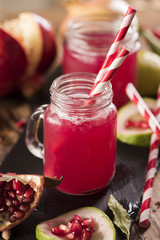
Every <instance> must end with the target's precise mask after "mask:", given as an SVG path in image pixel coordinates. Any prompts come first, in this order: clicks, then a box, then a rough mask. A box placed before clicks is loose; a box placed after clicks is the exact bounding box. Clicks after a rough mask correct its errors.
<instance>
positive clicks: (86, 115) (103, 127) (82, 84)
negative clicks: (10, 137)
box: [26, 73, 117, 195]
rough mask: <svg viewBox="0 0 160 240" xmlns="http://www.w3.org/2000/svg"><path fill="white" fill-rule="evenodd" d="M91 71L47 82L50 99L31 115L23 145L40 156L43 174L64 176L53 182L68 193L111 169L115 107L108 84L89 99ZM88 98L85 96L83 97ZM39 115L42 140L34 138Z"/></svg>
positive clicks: (106, 176) (102, 183) (83, 189)
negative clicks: (50, 83) (97, 94)
mask: <svg viewBox="0 0 160 240" xmlns="http://www.w3.org/2000/svg"><path fill="white" fill-rule="evenodd" d="M95 78H96V75H94V74H89V73H72V74H66V75H62V76H60V77H58V78H57V79H55V80H54V81H53V83H52V85H51V88H50V93H51V103H50V104H49V105H47V106H46V105H44V106H40V107H39V108H38V109H36V110H35V112H34V113H33V114H32V116H31V118H30V120H29V122H28V126H27V131H26V144H27V146H28V148H29V150H30V151H31V152H32V153H33V154H34V155H36V156H37V157H41V158H44V175H46V176H49V177H54V176H57V177H58V178H60V177H61V176H63V177H64V179H63V181H62V183H61V184H60V185H59V186H58V187H57V189H59V190H60V191H62V192H64V193H68V194H74V195H78V194H81V195H85V194H91V193H94V192H97V191H99V190H101V189H103V188H104V187H106V186H107V185H108V184H109V182H110V181H111V179H112V178H113V176H114V173H115V162H116V124H117V110H116V107H115V105H114V104H113V103H112V96H113V92H112V85H111V83H110V82H108V85H107V87H106V89H105V90H104V91H103V93H102V94H101V95H99V96H96V97H92V98H89V97H88V94H89V91H90V89H91V87H92V85H93V83H94V81H95ZM88 100H89V101H88ZM40 118H43V144H44V145H43V144H42V143H40V142H39V140H37V124H38V122H39V119H40Z"/></svg>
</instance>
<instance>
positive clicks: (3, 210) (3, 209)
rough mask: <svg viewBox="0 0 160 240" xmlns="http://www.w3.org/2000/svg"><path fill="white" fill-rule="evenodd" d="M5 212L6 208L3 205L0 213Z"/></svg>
mask: <svg viewBox="0 0 160 240" xmlns="http://www.w3.org/2000/svg"><path fill="white" fill-rule="evenodd" d="M6 211H7V207H6V206H5V205H3V206H2V207H1V208H0V212H1V213H2V212H6Z"/></svg>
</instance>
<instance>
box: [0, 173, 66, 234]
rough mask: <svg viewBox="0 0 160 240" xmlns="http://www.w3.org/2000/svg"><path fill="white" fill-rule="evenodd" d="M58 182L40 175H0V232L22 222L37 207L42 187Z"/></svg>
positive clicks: (58, 181)
mask: <svg viewBox="0 0 160 240" xmlns="http://www.w3.org/2000/svg"><path fill="white" fill-rule="evenodd" d="M60 182H61V180H57V179H56V178H53V179H49V178H45V177H44V176H41V175H28V174H20V175H18V174H14V173H8V174H2V173H0V231H4V230H8V229H10V228H13V227H14V226H16V225H18V224H20V223H21V222H22V221H24V220H25V219H26V218H27V217H28V216H29V215H30V214H31V213H32V211H33V210H34V208H35V207H36V206H37V204H38V202H39V200H40V197H41V195H42V193H43V188H44V186H45V185H48V186H51V185H52V186H57V185H58V184H60Z"/></svg>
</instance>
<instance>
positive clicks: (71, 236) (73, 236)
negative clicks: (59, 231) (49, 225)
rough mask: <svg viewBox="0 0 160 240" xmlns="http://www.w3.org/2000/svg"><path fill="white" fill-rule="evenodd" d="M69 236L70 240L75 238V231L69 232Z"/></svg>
mask: <svg viewBox="0 0 160 240" xmlns="http://www.w3.org/2000/svg"><path fill="white" fill-rule="evenodd" d="M67 238H68V239H70V240H72V239H75V233H74V232H71V233H68V234H67Z"/></svg>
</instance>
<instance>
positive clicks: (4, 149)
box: [0, 1, 160, 240]
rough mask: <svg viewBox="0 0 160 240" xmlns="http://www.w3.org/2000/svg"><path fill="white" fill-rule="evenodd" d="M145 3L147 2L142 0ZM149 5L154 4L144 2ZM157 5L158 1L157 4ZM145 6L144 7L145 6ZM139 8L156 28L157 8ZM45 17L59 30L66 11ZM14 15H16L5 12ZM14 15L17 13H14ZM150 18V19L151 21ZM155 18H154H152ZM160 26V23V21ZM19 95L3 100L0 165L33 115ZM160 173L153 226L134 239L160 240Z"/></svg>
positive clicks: (55, 10)
mask: <svg viewBox="0 0 160 240" xmlns="http://www.w3.org/2000/svg"><path fill="white" fill-rule="evenodd" d="M143 2H144V1H143ZM145 2H146V4H149V2H152V1H145ZM154 2H155V1H154ZM134 4H135V7H137V6H139V5H138V3H137V1H135V2H134ZM143 6H144V5H143ZM145 6H146V7H145V10H144V11H143V7H142V6H139V9H140V11H139V13H138V16H139V19H140V21H141V22H143V23H147V24H149V25H150V26H151V27H152V26H156V25H157V23H158V22H157V20H158V19H159V20H160V17H159V11H158V13H157V10H158V9H157V8H154V9H153V5H150V7H149V5H145ZM151 9H152V11H151ZM40 13H41V14H43V16H45V17H46V18H48V19H49V20H51V21H52V22H53V24H54V25H55V26H56V30H57V29H58V27H59V24H60V23H61V21H62V19H63V17H64V15H65V11H64V9H62V8H61V7H60V6H59V4H57V5H54V7H53V8H52V9H48V10H46V11H42V10H41V11H40ZM7 14H8V16H11V15H12V14H13V13H6V15H7ZM14 14H15V13H14ZM147 16H150V17H149V18H148V17H147ZM151 16H152V17H151ZM159 23H160V21H159ZM20 99H21V100H20V101H19V96H17V97H15V96H13V97H5V98H0V162H2V161H5V157H6V156H7V154H8V153H9V151H11V149H12V147H13V146H14V145H15V143H16V142H17V140H18V139H19V136H20V134H21V133H22V131H23V123H25V122H26V121H27V119H28V117H29V116H30V114H31V105H30V102H29V101H28V100H27V99H25V98H23V97H20ZM159 189H160V170H158V173H157V175H156V178H155V181H154V189H153V197H152V202H151V214H150V222H151V226H150V228H149V229H148V230H146V231H142V230H139V229H133V232H134V233H135V237H134V240H136V239H143V240H144V239H145V240H158V239H160V190H159Z"/></svg>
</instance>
